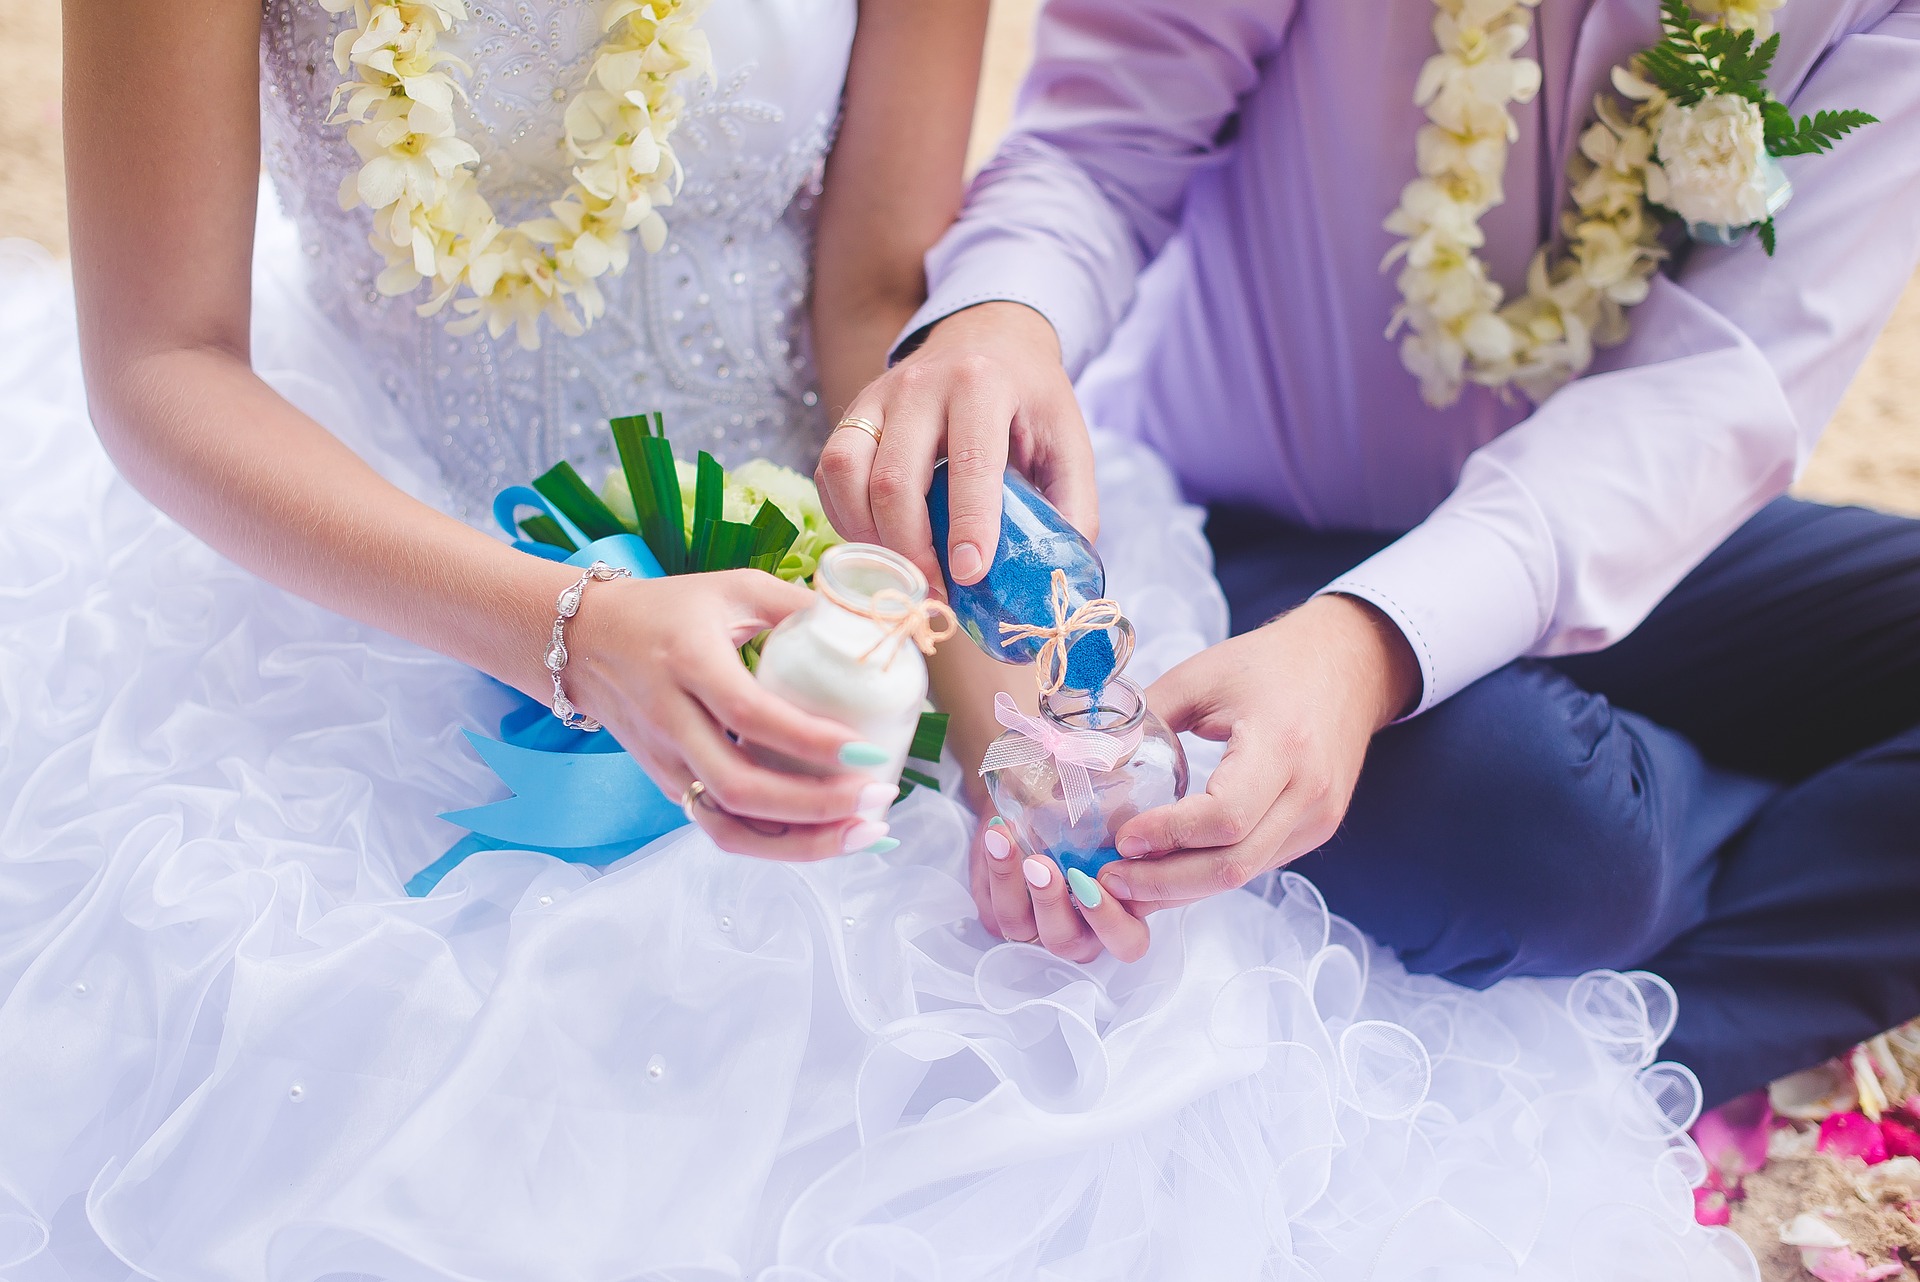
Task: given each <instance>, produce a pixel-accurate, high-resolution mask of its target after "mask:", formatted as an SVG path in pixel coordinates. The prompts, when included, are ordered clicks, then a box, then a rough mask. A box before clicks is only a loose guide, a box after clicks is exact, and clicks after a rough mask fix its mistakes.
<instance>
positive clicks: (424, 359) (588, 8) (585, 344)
mask: <svg viewBox="0 0 1920 1282" xmlns="http://www.w3.org/2000/svg"><path fill="white" fill-rule="evenodd" d="M467 8H468V11H469V14H470V16H469V18H468V20H467V22H466V23H464V24H463V25H462V26H461V27H460V28H459V30H458V31H457V32H456V33H455V34H454V36H453V38H452V39H450V40H448V41H447V42H445V45H446V47H447V48H448V49H449V51H450V52H453V53H454V54H456V55H458V56H459V57H460V58H461V59H462V61H464V62H465V63H466V64H467V65H468V66H469V67H470V68H471V76H470V78H468V79H467V80H466V82H465V87H466V89H467V93H468V95H469V102H468V104H467V105H465V106H463V107H462V108H461V109H460V110H461V113H462V114H461V122H460V132H461V136H462V137H463V138H465V139H466V140H467V141H468V142H471V143H472V144H473V145H474V147H475V148H476V149H478V151H479V152H480V165H479V175H480V181H481V188H482V190H483V192H484V193H485V194H486V195H487V196H488V198H489V199H490V200H491V201H492V203H493V205H494V208H495V209H497V210H499V211H500V213H501V215H502V217H506V218H514V219H519V218H525V217H528V216H530V215H533V214H535V213H537V212H539V211H540V210H542V209H543V207H544V206H545V204H546V202H547V201H550V200H552V199H554V198H555V197H557V196H558V195H559V193H560V191H561V189H562V187H563V186H564V184H565V182H566V177H567V162H566V159H565V157H564V155H563V153H562V151H561V147H560V138H561V113H562V111H563V109H564V106H565V103H566V100H567V98H568V97H569V96H570V95H571V94H572V93H573V92H575V91H576V90H577V89H578V88H579V86H580V84H581V82H582V79H583V78H584V76H585V74H586V70H587V67H588V65H589V64H590V62H591V60H592V58H593V53H594V48H595V45H596V42H597V40H598V37H599V31H600V27H599V21H598V18H599V10H600V8H601V6H600V4H598V3H592V2H589V0H467ZM265 18H266V21H265V25H264V30H263V36H262V62H263V85H264V91H263V134H264V140H265V151H266V163H267V169H268V172H269V173H270V175H271V176H272V178H273V181H274V183H275V185H276V187H277V188H278V191H279V194H280V199H281V203H282V204H283V206H284V207H285V208H286V210H287V211H288V213H289V214H291V215H292V217H293V218H294V220H295V221H296V223H297V224H298V225H299V228H300V236H301V242H302V246H303V249H304V252H305V253H306V255H307V257H308V259H309V266H310V268H311V270H310V271H309V273H308V275H309V277H310V280H311V289H312V292H313V295H314V297H315V300H316V302H317V303H318V304H319V305H320V306H321V308H322V309H323V310H324V311H325V312H327V314H328V315H329V316H330V317H331V318H332V319H333V320H334V321H335V322H336V323H337V324H339V325H340V327H341V328H342V329H343V330H345V331H346V333H347V334H348V335H349V336H350V337H351V338H352V339H353V340H354V341H355V342H356V343H357V344H358V345H359V347H360V348H361V350H362V352H363V353H364V357H365V360H366V363H367V368H368V369H369V371H370V372H371V373H372V375H373V376H374V377H375V378H376V379H377V380H378V382H379V385H380V386H381V387H382V388H383V389H385V391H386V392H387V394H388V395H390V396H391V397H392V398H393V399H394V401H395V402H396V403H397V404H398V406H399V407H400V409H401V411H402V413H403V414H404V415H405V416H406V418H407V419H408V421H409V422H410V423H411V424H413V426H414V429H415V430H416V432H418V434H419V436H420V439H421V441H422V443H423V444H424V445H425V446H426V448H427V450H428V452H429V453H430V454H431V455H432V456H433V457H434V458H435V459H436V460H437V461H438V462H439V464H440V466H441V470H442V475H443V479H444V481H445V484H446V488H447V496H446V499H447V503H448V506H449V508H450V509H451V510H454V511H456V512H459V513H461V514H462V515H466V516H469V517H472V518H478V517H479V516H481V515H483V514H484V513H485V511H486V505H487V503H488V501H489V500H490V499H491V497H492V495H493V494H494V493H495V492H496V491H497V490H499V489H500V487H502V486H503V485H511V484H516V483H521V482H524V481H526V480H528V479H529V478H531V477H532V476H534V475H536V474H537V473H538V472H540V471H542V470H544V469H545V468H546V467H548V466H550V465H551V464H553V463H554V462H556V461H558V460H559V459H561V458H566V459H569V460H571V461H572V462H573V463H574V464H575V465H576V466H579V467H581V468H582V470H583V471H584V472H586V474H587V475H589V476H590V477H595V478H597V477H598V475H599V474H600V473H601V472H602V471H604V470H605V466H606V463H607V462H608V461H609V460H610V457H611V446H610V444H609V442H608V439H607V434H606V433H605V431H604V430H602V429H603V425H604V423H605V420H606V419H607V418H609V417H610V416H613V415H618V414H629V413H639V412H643V411H651V410H660V411H662V412H663V413H664V414H665V415H666V421H667V424H668V428H669V430H670V432H671V434H672V436H673V438H674V441H675V443H676V445H677V446H679V447H680V448H681V449H682V450H683V451H691V450H694V449H706V450H710V451H712V452H713V453H714V454H715V455H716V456H718V457H719V458H720V459H721V460H722V461H723V462H727V461H738V460H741V459H744V458H748V457H753V456H762V455H764V456H766V457H769V458H773V459H775V460H777V461H780V462H784V463H788V464H790V465H793V466H798V467H801V468H803V469H804V470H811V465H812V459H813V457H814V456H815V455H816V454H817V453H818V449H819V445H820V442H821V440H822V439H823V438H824V434H825V430H826V425H825V423H824V421H823V416H824V410H823V408H822V407H821V406H820V404H819V396H818V394H817V393H816V392H815V391H814V387H813V372H812V362H811V359H810V356H809V352H808V348H807V343H806V325H805V316H806V296H807V288H808V257H809V248H810V243H811V218H810V214H811V210H812V207H813V204H814V199H815V197H816V196H817V195H818V192H819V176H820V170H821V166H822V162H823V159H824V156H825V153H826V148H827V144H828V141H829V139H830V137H831V134H832V130H833V126H834V121H835V119H836V117H837V112H838V108H839V102H840V93H841V87H842V84H843V82H844V79H845V74H846V64H847V55H848V51H849V49H850V47H851V43H852V34H853V22H854V0H713V3H712V5H711V7H710V8H709V9H708V10H707V12H706V16H705V17H704V18H703V19H702V23H701V25H702V26H703V27H704V28H705V30H706V31H707V34H708V37H709V39H710V40H711V42H712V46H713V55H714V68H715V78H714V81H713V83H711V84H707V85H699V86H693V87H691V88H690V91H689V95H688V99H689V109H688V111H687V113H686V118H685V120H684V121H683V123H682V124H681V126H680V129H679V131H678V132H677V133H676V134H675V136H674V142H675V147H676V149H677V150H678V152H679V154H680V156H681V159H682V161H683V162H684V165H685V169H686V185H685V187H684V188H683V190H682V192H681V194H680V197H679V199H678V200H677V202H676V203H675V204H674V205H673V207H672V208H670V209H668V210H667V211H666V218H667V222H668V227H669V229H670V230H669V238H668V243H667V245H666V247H665V248H664V249H662V250H661V251H660V252H659V253H657V254H647V253H645V252H644V251H642V250H641V249H640V247H639V245H638V243H637V241H636V243H635V245H634V254H633V262H632V265H631V266H630V267H628V269H627V271H626V272H625V274H624V275H622V276H620V277H618V278H613V279H603V280H602V282H601V283H602V287H603V289H604V290H605V292H606V296H607V312H606V314H605V315H604V316H602V317H601V318H600V319H599V320H598V321H597V322H596V323H595V324H594V325H593V326H592V327H591V328H589V329H588V330H587V332H586V333H585V334H584V335H582V336H580V337H574V338H569V337H567V336H565V335H563V334H561V333H559V332H558V331H556V330H555V329H553V328H552V326H551V325H550V324H549V323H547V322H543V323H542V340H543V341H542V344H541V346H540V348H539V349H538V350H536V351H526V350H523V349H521V348H520V347H519V346H518V345H517V344H516V343H515V341H514V338H513V335H512V334H511V332H509V333H508V334H507V335H505V336H503V337H502V338H500V339H498V340H494V339H490V338H489V337H488V336H487V334H486V333H485V331H484V330H482V331H481V332H479V333H475V334H470V335H466V336H455V335H452V334H449V333H448V332H447V329H446V321H447V320H448V319H450V317H451V311H449V312H448V313H445V314H442V315H440V316H437V317H421V316H419V315H417V314H416V312H415V306H416V304H418V303H419V302H420V301H421V299H422V298H424V297H425V296H426V295H425V293H424V291H423V292H422V293H420V294H418V295H408V296H403V297H398V298H388V297H383V296H382V295H380V294H379V293H378V292H377V291H376V290H375V288H374V277H375V276H376V275H377V274H378V272H379V270H380V267H381V265H382V264H381V261H380V258H379V255H378V254H377V253H376V252H375V251H374V250H373V249H372V248H370V247H369V246H368V244H367V232H368V229H369V225H370V224H369V214H368V212H367V210H365V209H364V208H361V209H354V210H350V211H348V210H342V209H341V208H340V205H339V201H338V198H337V193H338V191H339V188H340V184H341V181H342V179H343V178H345V177H346V176H347V175H348V174H350V173H352V172H354V171H355V170H356V169H357V168H358V165H359V160H358V158H357V157H356V156H355V155H354V152H353V149H352V148H351V147H350V146H348V144H347V141H346V136H345V132H344V129H343V128H342V126H340V125H337V124H328V123H326V116H327V114H328V110H329V99H330V95H331V93H332V89H333V86H334V85H335V84H336V83H337V81H338V79H339V76H338V73H337V72H336V71H335V68H334V64H333V57H332V46H333V37H334V34H335V33H336V32H337V31H339V30H340V29H342V27H343V26H344V25H345V23H346V22H347V20H348V16H347V15H342V16H340V17H335V16H334V15H332V14H329V13H328V12H327V11H326V10H325V9H324V8H322V7H321V5H320V4H319V3H318V0H266V6H265Z"/></svg>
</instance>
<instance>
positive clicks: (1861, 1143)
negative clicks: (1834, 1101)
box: [1819, 1113, 1887, 1166]
mask: <svg viewBox="0 0 1920 1282" xmlns="http://www.w3.org/2000/svg"><path fill="white" fill-rule="evenodd" d="M1819 1149H1820V1151H1821V1152H1822V1153H1832V1154H1833V1155H1834V1156H1836V1157H1857V1158H1859V1159H1860V1160H1861V1161H1863V1162H1865V1163H1866V1164H1867V1165H1868V1166H1872V1165H1874V1164H1875V1163H1878V1162H1884V1161H1886V1160H1887V1137H1886V1135H1885V1134H1883V1133H1882V1132H1881V1129H1880V1124H1879V1123H1878V1122H1874V1121H1870V1120H1868V1119H1867V1117H1866V1116H1865V1115H1864V1114H1861V1113H1835V1114H1834V1115H1833V1116H1832V1117H1829V1118H1828V1119H1827V1120H1826V1121H1824V1122H1822V1123H1820V1142H1819Z"/></svg>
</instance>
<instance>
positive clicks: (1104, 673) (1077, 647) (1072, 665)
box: [1067, 632, 1118, 703]
mask: <svg viewBox="0 0 1920 1282" xmlns="http://www.w3.org/2000/svg"><path fill="white" fill-rule="evenodd" d="M1117 657H1118V656H1116V655H1115V654H1114V652H1113V638H1112V637H1111V636H1109V635H1108V634H1107V633H1105V632H1085V633H1082V634H1081V636H1080V638H1079V640H1077V641H1075V642H1074V643H1073V645H1072V646H1071V647H1070V648H1069V649H1068V650H1067V689H1069V690H1087V691H1090V692H1091V693H1092V694H1093V698H1094V702H1096V703H1098V702H1099V699H1100V692H1101V691H1102V690H1104V689H1106V688H1107V682H1108V681H1109V680H1111V679H1112V677H1113V665H1114V660H1115V658H1117Z"/></svg>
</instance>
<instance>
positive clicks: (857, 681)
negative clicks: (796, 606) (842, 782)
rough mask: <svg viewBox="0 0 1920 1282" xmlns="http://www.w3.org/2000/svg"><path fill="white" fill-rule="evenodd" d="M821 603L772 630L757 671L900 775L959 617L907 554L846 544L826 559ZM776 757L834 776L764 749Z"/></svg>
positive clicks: (768, 757)
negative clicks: (934, 664)
mask: <svg viewBox="0 0 1920 1282" xmlns="http://www.w3.org/2000/svg"><path fill="white" fill-rule="evenodd" d="M813 588H814V593H815V600H814V603H813V604H812V605H811V606H809V607H807V608H806V609H804V610H801V611H799V612H798V613H796V614H792V615H789V616H788V617H787V618H786V619H785V620H784V621H783V622H782V623H781V624H780V626H779V627H777V628H775V629H774V630H773V632H772V633H771V634H770V635H769V636H768V637H767V640H766V644H765V645H763V646H762V647H761V650H760V662H759V664H758V666H757V667H756V668H755V673H756V674H757V675H758V676H759V678H760V682H761V684H762V685H764V686H766V687H767V688H768V689H769V690H771V691H772V692H773V693H775V694H777V695H779V696H780V697H781V698H783V699H786V700H787V701H788V702H790V703H793V704H795V705H797V706H799V707H800V708H802V709H804V710H806V711H808V712H811V713H814V714H815V715H817V716H822V717H827V718H830V719H832V720H834V721H838V722H840V723H841V724H843V725H846V726H849V727H851V728H852V729H854V730H856V731H858V732H859V734H860V737H861V738H862V739H864V740H866V741H867V742H868V743H871V744H873V745H875V746H876V747H878V748H881V749H882V750H884V751H885V752H886V754H887V756H886V760H885V761H884V762H883V763H882V764H879V765H874V766H867V767H862V768H861V769H860V773H863V774H870V775H872V776H873V777H874V778H875V779H878V780H881V781H883V782H885V783H890V784H897V783H899V782H900V771H901V768H902V767H903V766H905V765H906V760H907V749H908V748H910V747H911V746H912V744H913V734H914V731H915V729H916V728H918V726H919V724H920V713H921V711H922V710H923V708H924V707H925V704H926V698H927V661H926V658H925V656H926V655H930V654H932V653H933V647H934V646H935V645H936V644H938V643H939V642H940V641H943V640H945V639H946V638H947V637H949V636H951V635H953V632H954V622H953V614H952V612H951V611H949V610H948V609H947V608H946V606H944V605H942V604H940V603H938V602H931V601H928V600H927V579H926V576H925V575H923V574H922V573H920V571H919V570H918V569H916V568H915V567H914V564H913V563H912V562H911V561H909V560H907V559H906V558H905V557H903V556H901V555H900V554H899V553H897V552H891V551H889V550H887V549H886V548H883V547H875V546H873V545H872V544H868V543H843V544H841V545H840V546H838V547H835V548H831V549H829V550H828V551H827V553H826V554H825V555H824V556H822V557H821V558H820V567H819V569H818V570H817V571H816V572H815V574H814V576H813ZM754 751H755V755H756V756H757V757H758V758H759V759H760V760H762V761H764V762H765V763H766V764H769V765H775V766H778V767H780V768H781V769H785V770H791V771H796V772H799V773H805V774H820V773H824V772H823V771H821V770H818V769H815V768H811V767H808V766H805V765H803V764H801V763H799V762H795V761H793V760H791V759H789V758H786V757H784V756H782V755H780V754H777V753H773V752H769V751H767V750H766V749H761V748H756V749H755V750H754Z"/></svg>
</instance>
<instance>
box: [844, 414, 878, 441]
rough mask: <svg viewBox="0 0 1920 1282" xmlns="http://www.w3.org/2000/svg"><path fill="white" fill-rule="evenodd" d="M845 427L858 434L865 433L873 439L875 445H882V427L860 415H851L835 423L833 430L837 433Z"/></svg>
mask: <svg viewBox="0 0 1920 1282" xmlns="http://www.w3.org/2000/svg"><path fill="white" fill-rule="evenodd" d="M843 427H850V428H852V429H853V430H854V431H856V432H865V433H866V434H867V435H868V436H871V437H872V438H873V443H874V444H875V445H878V444H879V443H880V425H879V424H878V423H875V422H874V421H873V420H871V419H865V418H861V417H860V416H859V415H858V414H849V415H847V416H846V417H845V418H843V419H841V420H840V421H839V422H838V423H835V424H834V425H833V430H834V431H836V432H837V431H839V430H840V429H841V428H843Z"/></svg>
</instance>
